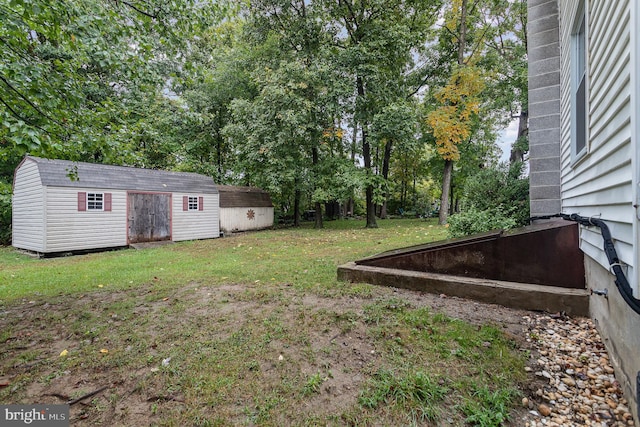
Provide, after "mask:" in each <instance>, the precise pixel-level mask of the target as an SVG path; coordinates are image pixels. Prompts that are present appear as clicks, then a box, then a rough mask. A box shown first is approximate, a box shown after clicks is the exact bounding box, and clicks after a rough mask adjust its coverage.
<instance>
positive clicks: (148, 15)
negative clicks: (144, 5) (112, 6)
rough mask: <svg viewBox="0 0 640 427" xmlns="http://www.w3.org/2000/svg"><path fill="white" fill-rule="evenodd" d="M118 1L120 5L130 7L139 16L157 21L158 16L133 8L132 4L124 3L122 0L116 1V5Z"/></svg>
mask: <svg viewBox="0 0 640 427" xmlns="http://www.w3.org/2000/svg"><path fill="white" fill-rule="evenodd" d="M118 1H119V2H120V3H122V4H123V5H125V6H128V7H130V8H131V9H133V10H135V11H136V12H138V13H139V14H141V15H144V16H147V17H149V18H151V19H158V16H157V15H154V14H151V13H149V12H145V11H144V10H142V9H139V8H138V7H136V6H134V5H133V4H131V3H129V2H127V1H124V0H117V1H116V3H118Z"/></svg>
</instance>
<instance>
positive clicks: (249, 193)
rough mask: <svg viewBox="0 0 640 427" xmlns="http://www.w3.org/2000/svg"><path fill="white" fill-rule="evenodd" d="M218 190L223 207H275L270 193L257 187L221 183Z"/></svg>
mask: <svg viewBox="0 0 640 427" xmlns="http://www.w3.org/2000/svg"><path fill="white" fill-rule="evenodd" d="M218 192H219V193H220V207H221V208H249V207H256V208H261V207H273V203H272V202H271V197H270V196H269V193H267V192H266V191H264V190H262V189H260V188H257V187H238V186H235V185H219V186H218Z"/></svg>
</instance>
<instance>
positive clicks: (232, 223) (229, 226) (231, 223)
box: [220, 207, 273, 233]
mask: <svg viewBox="0 0 640 427" xmlns="http://www.w3.org/2000/svg"><path fill="white" fill-rule="evenodd" d="M250 210H251V211H253V214H254V215H253V219H250V218H249V216H250V215H249V211H250ZM272 226H273V208H272V207H243V208H222V207H221V208H220V228H221V229H222V230H223V231H225V232H227V233H229V232H233V231H246V230H260V229H264V228H269V227H272Z"/></svg>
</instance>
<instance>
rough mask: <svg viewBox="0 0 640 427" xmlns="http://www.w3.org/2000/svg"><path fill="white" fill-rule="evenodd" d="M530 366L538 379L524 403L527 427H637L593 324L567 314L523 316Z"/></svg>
mask: <svg viewBox="0 0 640 427" xmlns="http://www.w3.org/2000/svg"><path fill="white" fill-rule="evenodd" d="M523 320H524V322H523V324H524V325H525V327H526V328H527V330H526V332H527V341H528V343H529V344H530V346H531V349H532V350H531V357H532V363H530V364H529V366H528V367H527V368H526V370H527V371H529V372H530V373H533V374H534V375H535V376H536V378H537V379H538V380H539V381H535V383H536V384H537V385H535V386H534V387H532V390H531V393H530V394H531V395H530V396H526V397H524V398H523V399H522V405H523V406H524V407H525V408H527V409H528V410H529V411H528V413H527V414H526V416H525V417H524V418H523V419H522V420H521V421H522V423H521V424H520V423H518V425H524V426H527V427H540V426H634V425H635V424H634V420H633V417H632V415H631V411H630V409H629V404H628V402H627V400H626V399H625V398H624V397H623V395H622V390H621V388H620V384H619V383H618V381H616V378H615V375H614V371H613V368H612V366H611V364H610V362H609V355H608V354H607V351H606V349H605V347H604V345H603V343H602V340H601V339H600V335H599V334H598V331H597V330H596V328H595V326H594V325H593V322H592V321H591V320H590V319H586V318H569V317H565V316H550V315H533V316H525V317H524V319H523Z"/></svg>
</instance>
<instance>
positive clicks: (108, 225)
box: [46, 187, 127, 252]
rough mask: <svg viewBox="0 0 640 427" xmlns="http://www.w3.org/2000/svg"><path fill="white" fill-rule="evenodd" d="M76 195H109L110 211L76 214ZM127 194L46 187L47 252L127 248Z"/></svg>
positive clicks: (117, 191)
mask: <svg viewBox="0 0 640 427" xmlns="http://www.w3.org/2000/svg"><path fill="white" fill-rule="evenodd" d="M78 192H86V193H111V197H112V199H111V203H112V205H111V212H104V211H91V210H87V211H84V212H78ZM126 203H127V193H126V192H125V191H122V190H109V189H105V188H78V187H75V188H62V187H47V201H46V207H47V220H46V228H47V231H46V233H47V245H46V251H47V252H64V251H72V250H88V249H98V248H113V247H118V246H127V206H126Z"/></svg>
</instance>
